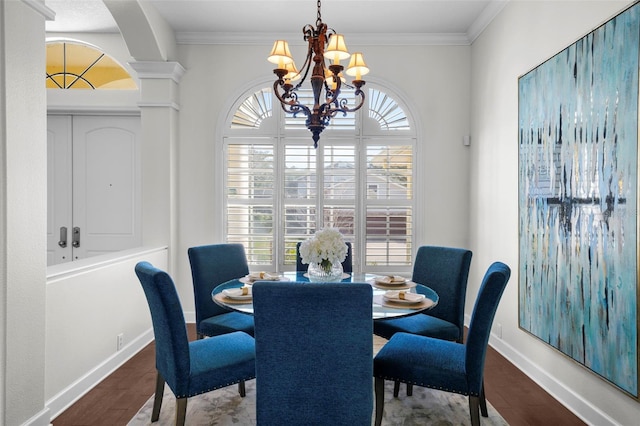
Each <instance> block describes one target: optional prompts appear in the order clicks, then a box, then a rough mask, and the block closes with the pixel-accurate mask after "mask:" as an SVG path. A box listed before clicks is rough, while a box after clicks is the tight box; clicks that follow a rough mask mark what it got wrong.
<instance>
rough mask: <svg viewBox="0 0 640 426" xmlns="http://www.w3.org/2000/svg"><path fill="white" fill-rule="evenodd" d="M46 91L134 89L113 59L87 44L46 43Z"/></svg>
mask: <svg viewBox="0 0 640 426" xmlns="http://www.w3.org/2000/svg"><path fill="white" fill-rule="evenodd" d="M45 79H46V87H47V89H137V87H136V83H135V82H134V81H133V79H132V78H131V76H130V75H129V73H128V72H127V70H125V69H124V67H123V66H122V65H120V64H119V63H118V62H117V61H116V60H115V59H113V58H112V57H110V56H109V55H107V54H106V53H104V52H101V51H100V50H98V49H96V48H95V47H92V46H90V45H87V44H82V43H79V42H71V41H52V42H48V43H47V70H46V76H45Z"/></svg>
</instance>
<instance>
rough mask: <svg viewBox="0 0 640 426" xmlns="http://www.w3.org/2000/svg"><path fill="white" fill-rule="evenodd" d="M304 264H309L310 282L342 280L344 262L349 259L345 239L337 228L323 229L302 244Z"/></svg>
mask: <svg viewBox="0 0 640 426" xmlns="http://www.w3.org/2000/svg"><path fill="white" fill-rule="evenodd" d="M300 257H301V258H302V263H308V264H309V269H308V271H307V274H308V276H309V281H315V282H332V281H341V280H342V272H343V270H342V262H343V261H344V259H345V258H346V257H347V245H346V244H345V242H344V237H343V236H342V234H341V233H340V231H338V230H337V229H335V228H323V229H321V230H320V231H317V232H316V233H315V234H314V236H313V237H311V238H309V239H308V240H305V241H303V242H302V244H300Z"/></svg>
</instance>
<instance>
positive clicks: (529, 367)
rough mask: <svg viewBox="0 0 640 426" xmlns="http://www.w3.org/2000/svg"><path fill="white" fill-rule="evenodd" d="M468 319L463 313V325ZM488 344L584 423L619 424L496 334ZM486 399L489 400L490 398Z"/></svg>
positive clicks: (612, 425)
mask: <svg viewBox="0 0 640 426" xmlns="http://www.w3.org/2000/svg"><path fill="white" fill-rule="evenodd" d="M470 320H471V317H470V316H469V315H465V325H467V326H468V325H469V321H470ZM489 345H490V346H491V347H492V348H493V349H495V350H496V351H497V352H498V353H499V354H500V355H502V356H503V357H505V358H506V359H507V360H508V361H509V362H511V363H512V364H513V365H515V366H516V367H517V368H518V369H519V370H520V371H522V372H523V373H524V374H526V375H527V376H528V377H529V378H530V379H531V380H533V381H534V382H535V383H537V384H538V385H539V386H540V387H541V388H542V389H544V390H545V391H546V392H547V393H548V394H549V395H551V396H552V397H553V398H555V399H556V400H557V401H558V402H560V403H561V404H562V405H564V406H565V407H566V408H567V410H569V411H571V412H572V413H573V414H575V415H576V416H577V417H578V418H580V419H581V420H582V421H584V422H585V423H587V424H590V425H599V426H619V424H618V423H617V422H616V421H615V420H613V419H612V418H611V417H609V416H608V415H607V414H606V413H603V412H602V411H601V410H599V409H598V408H596V407H594V406H593V405H591V404H589V402H588V401H585V400H584V399H583V398H582V397H581V396H580V395H578V394H576V393H575V392H574V391H573V390H571V389H569V388H567V387H566V386H565V385H564V384H563V383H562V382H559V381H558V380H556V379H555V378H554V377H552V376H550V375H549V374H547V372H546V371H544V370H542V369H541V368H540V367H538V366H537V365H536V364H535V363H534V362H532V361H531V360H530V359H529V358H527V357H526V356H524V355H523V353H522V352H520V351H518V350H516V349H515V348H514V347H513V346H511V345H509V344H508V343H507V342H505V341H504V340H502V339H501V338H499V337H498V336H497V335H496V334H494V333H491V336H490V338H489ZM487 399H489V401H490V398H487Z"/></svg>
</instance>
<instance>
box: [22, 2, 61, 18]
mask: <svg viewBox="0 0 640 426" xmlns="http://www.w3.org/2000/svg"><path fill="white" fill-rule="evenodd" d="M22 2H23V3H24V4H26V5H27V6H29V7H30V8H31V9H33V10H35V11H36V12H38V13H39V14H40V15H42V16H43V17H44V19H45V20H47V21H53V20H55V19H56V12H54V11H53V10H52V9H50V8H49V7H47V6H46V5H45V4H44V0H22Z"/></svg>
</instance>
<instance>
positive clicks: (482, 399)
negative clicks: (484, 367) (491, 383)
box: [480, 380, 489, 417]
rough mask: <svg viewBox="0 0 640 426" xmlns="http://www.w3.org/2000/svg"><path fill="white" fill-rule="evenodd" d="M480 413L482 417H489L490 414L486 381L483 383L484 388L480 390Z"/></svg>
mask: <svg viewBox="0 0 640 426" xmlns="http://www.w3.org/2000/svg"><path fill="white" fill-rule="evenodd" d="M480 413H481V414H482V417H489V412H488V411H487V400H486V398H485V396H484V380H483V381H482V387H481V388H480Z"/></svg>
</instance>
